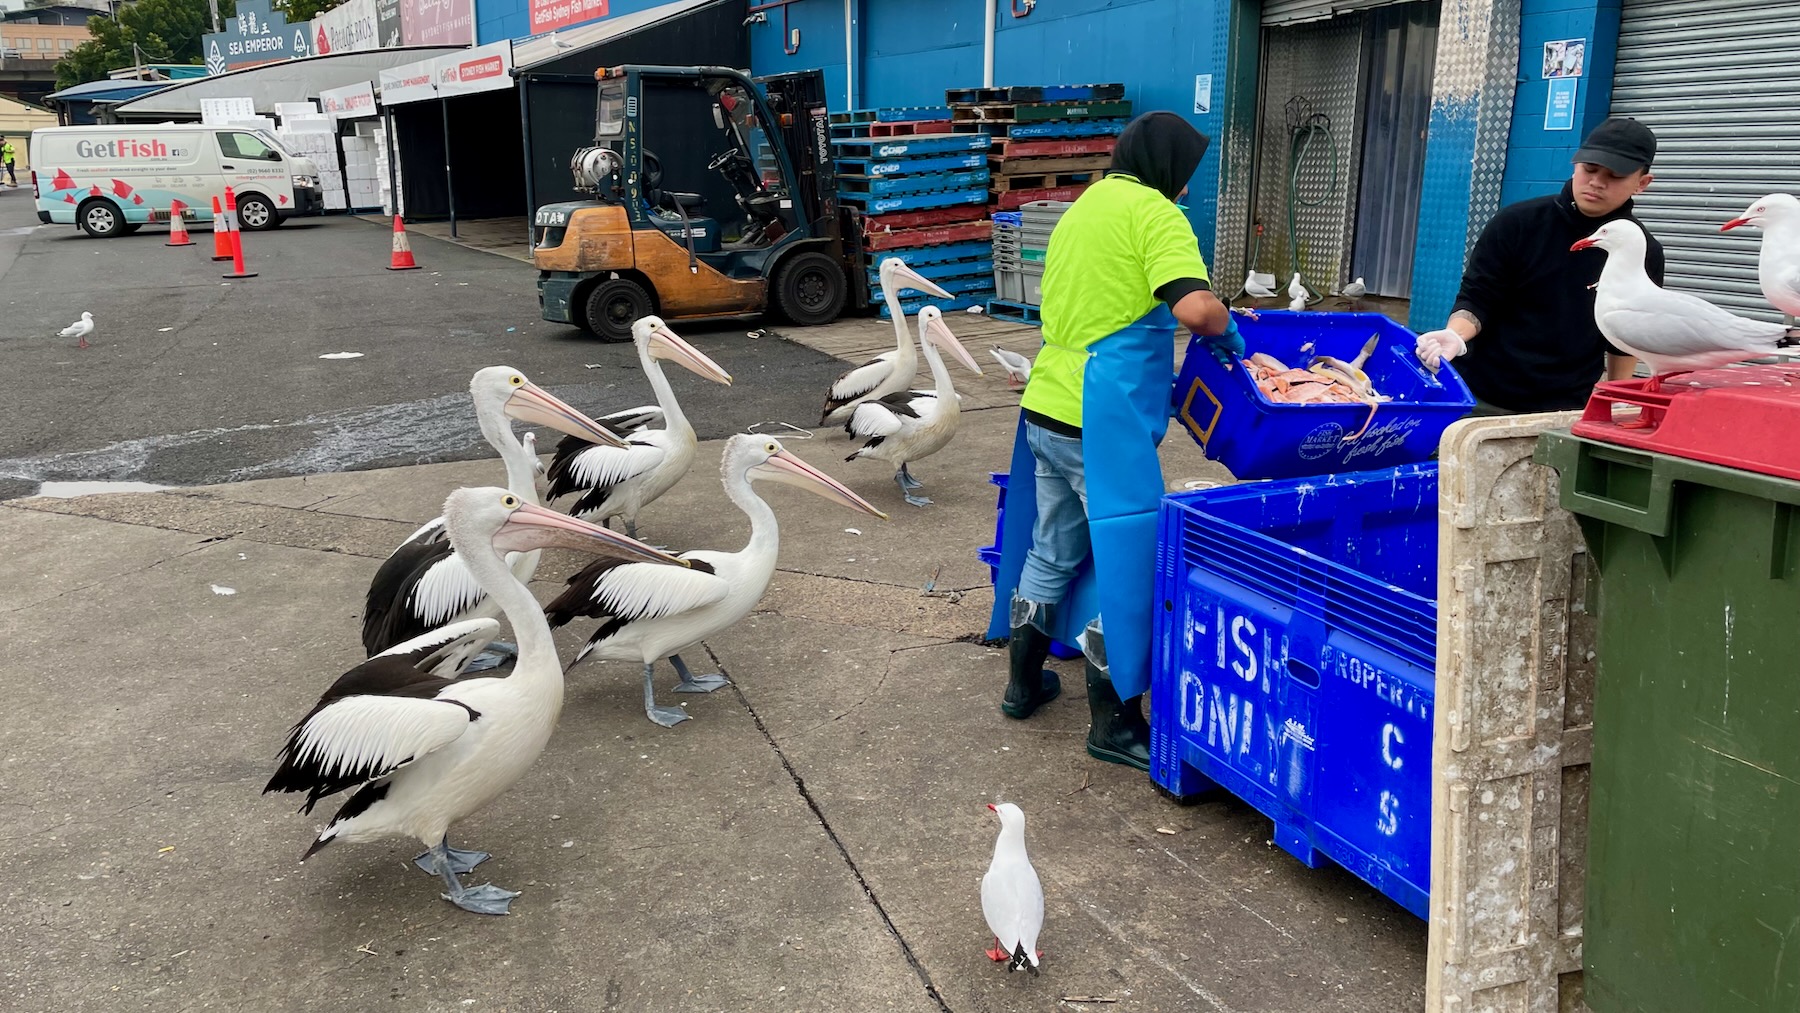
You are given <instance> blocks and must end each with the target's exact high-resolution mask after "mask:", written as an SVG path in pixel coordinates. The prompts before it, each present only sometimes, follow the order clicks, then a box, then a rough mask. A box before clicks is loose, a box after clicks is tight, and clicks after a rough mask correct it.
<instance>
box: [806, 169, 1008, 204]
mask: <svg viewBox="0 0 1800 1013" xmlns="http://www.w3.org/2000/svg"><path fill="white" fill-rule="evenodd" d="M837 183H838V191H839V193H848V194H852V195H859V196H860V195H865V194H867V195H872V196H876V197H891V196H896V195H899V194H908V193H924V192H926V191H929V190H963V189H967V188H968V187H972V186H982V187H985V186H987V183H988V171H987V168H986V167H985V166H983V167H982V168H980V169H973V170H970V171H968V172H939V173H933V174H931V175H929V176H903V177H900V178H890V177H884V176H839V177H838V178H837Z"/></svg>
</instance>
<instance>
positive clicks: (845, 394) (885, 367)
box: [819, 257, 952, 426]
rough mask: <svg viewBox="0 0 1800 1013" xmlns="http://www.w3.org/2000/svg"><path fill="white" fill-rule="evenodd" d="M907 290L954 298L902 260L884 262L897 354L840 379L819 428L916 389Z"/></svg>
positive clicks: (916, 363)
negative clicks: (867, 403)
mask: <svg viewBox="0 0 1800 1013" xmlns="http://www.w3.org/2000/svg"><path fill="white" fill-rule="evenodd" d="M904 289H916V290H918V291H920V292H929V293H930V294H932V295H934V296H937V297H938V298H939V299H949V298H952V296H951V295H950V293H948V292H946V291H944V290H943V289H941V288H939V287H938V286H937V284H936V283H935V282H931V281H928V280H926V279H925V278H923V277H921V276H920V275H919V273H918V272H917V271H914V270H913V269H912V268H910V267H907V266H906V263H905V262H904V261H902V260H901V259H900V258H899V257H889V258H887V259H886V260H883V261H882V262H881V297H882V299H884V300H885V301H886V302H887V308H888V316H890V317H893V318H894V350H893V351H891V352H882V353H881V354H880V355H877V356H876V357H874V358H873V359H870V360H869V361H868V362H865V363H863V364H862V365H860V366H858V367H856V368H855V369H853V370H851V371H849V372H848V373H845V374H844V375H843V376H840V377H838V378H837V381H836V382H834V383H833V384H832V385H831V392H830V393H828V394H826V395H825V409H824V410H823V411H821V412H820V413H819V425H821V426H822V425H826V424H827V423H838V422H843V421H844V420H845V419H848V418H849V417H850V412H851V410H852V409H853V408H854V407H855V406H856V405H858V404H860V403H861V402H863V401H871V400H874V399H875V398H878V397H886V396H888V395H889V394H893V393H897V392H899V391H903V390H905V389H906V388H908V387H910V386H912V382H913V377H914V376H915V375H917V374H918V372H919V358H918V355H917V353H915V352H914V351H913V342H912V335H911V334H908V333H907V331H906V310H905V309H904V308H902V307H901V305H900V293H901V291H902V290H904Z"/></svg>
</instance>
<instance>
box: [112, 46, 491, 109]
mask: <svg viewBox="0 0 1800 1013" xmlns="http://www.w3.org/2000/svg"><path fill="white" fill-rule="evenodd" d="M460 52H464V50H461V49H455V48H452V47H449V46H397V47H392V48H388V49H360V50H355V51H352V52H347V53H331V54H328V55H326V56H309V57H303V58H301V59H298V60H283V61H281V62H280V63H269V64H264V65H262V66H260V67H247V68H245V69H243V70H235V71H232V72H231V73H228V74H218V75H214V76H212V77H203V78H200V79H198V80H194V81H175V82H172V83H169V84H167V85H165V86H163V87H161V88H160V89H158V90H157V91H156V92H154V93H152V94H149V95H145V96H143V97H142V98H138V99H133V100H132V101H129V102H122V103H120V104H119V105H118V106H117V107H115V109H114V115H116V116H118V117H119V118H120V119H125V120H166V119H194V120H197V119H199V118H200V100H201V99H203V98H241V97H245V96H248V97H249V98H250V99H251V101H253V102H254V103H255V104H256V111H257V112H258V113H260V114H264V115H273V114H274V112H275V103H277V102H300V101H304V100H306V99H310V98H315V97H317V96H318V94H319V93H320V92H322V91H328V90H330V89H332V88H341V87H343V86H344V85H348V84H355V83H357V82H359V81H373V80H375V78H376V77H377V76H378V75H380V74H381V73H382V72H383V71H386V70H387V69H389V68H391V67H396V66H400V65H402V64H408V63H414V62H416V61H418V60H420V59H421V58H435V57H438V56H442V55H444V54H448V53H460ZM114 83H119V82H114Z"/></svg>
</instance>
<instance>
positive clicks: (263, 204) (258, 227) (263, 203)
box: [237, 193, 281, 232]
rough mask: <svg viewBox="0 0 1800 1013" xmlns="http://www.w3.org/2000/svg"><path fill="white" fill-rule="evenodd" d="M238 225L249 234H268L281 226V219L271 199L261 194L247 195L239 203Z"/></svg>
mask: <svg viewBox="0 0 1800 1013" xmlns="http://www.w3.org/2000/svg"><path fill="white" fill-rule="evenodd" d="M237 206H238V208H237V214H238V224H240V225H242V226H243V227H244V229H245V231H247V232H267V231H269V230H270V229H272V228H274V227H275V226H277V225H280V224H281V217H280V216H279V215H277V214H276V213H275V208H274V206H273V205H271V204H270V203H269V199H268V198H267V197H264V196H263V195H261V194H256V193H252V194H245V195H244V196H242V197H239V198H238V202H237Z"/></svg>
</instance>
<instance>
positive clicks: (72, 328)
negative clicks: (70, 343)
mask: <svg viewBox="0 0 1800 1013" xmlns="http://www.w3.org/2000/svg"><path fill="white" fill-rule="evenodd" d="M92 333H94V315H93V314H92V313H88V312H86V311H83V312H82V314H81V319H80V320H77V321H75V322H74V323H72V324H70V325H69V326H67V327H65V328H63V329H62V330H61V331H58V332H57V336H58V337H63V338H80V339H81V340H80V341H79V342H77V343H76V345H75V347H76V348H86V347H87V346H88V339H87V336H88V335H90V334H92Z"/></svg>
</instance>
